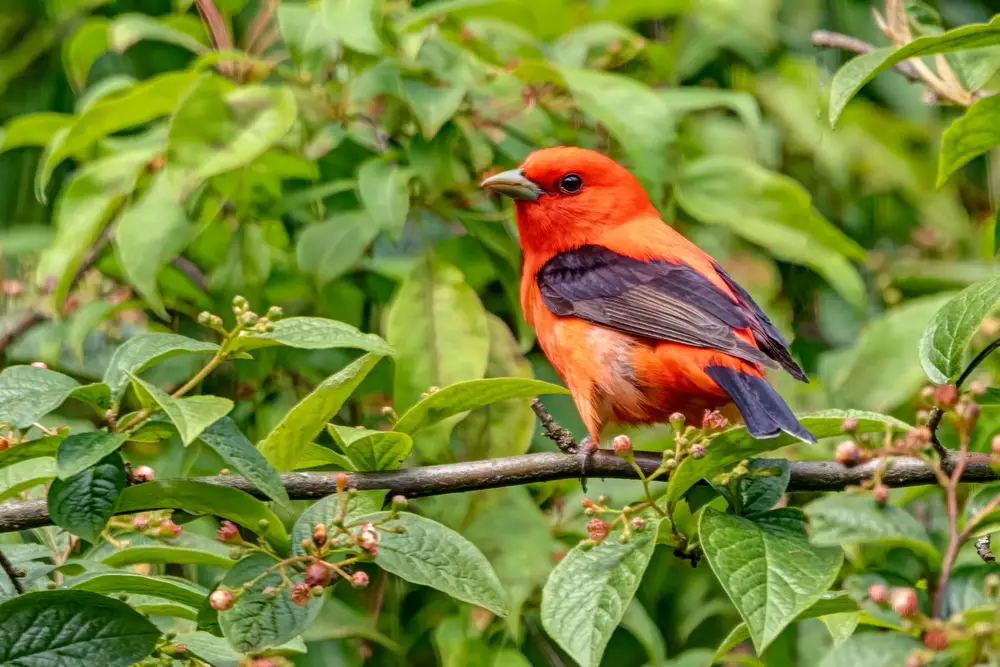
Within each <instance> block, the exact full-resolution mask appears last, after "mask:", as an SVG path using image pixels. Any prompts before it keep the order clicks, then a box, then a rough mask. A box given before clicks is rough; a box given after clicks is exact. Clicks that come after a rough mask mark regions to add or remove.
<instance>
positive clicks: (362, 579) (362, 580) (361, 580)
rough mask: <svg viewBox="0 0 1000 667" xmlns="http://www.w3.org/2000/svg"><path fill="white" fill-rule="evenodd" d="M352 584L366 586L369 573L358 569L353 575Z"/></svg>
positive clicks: (356, 586) (360, 586) (357, 586)
mask: <svg viewBox="0 0 1000 667" xmlns="http://www.w3.org/2000/svg"><path fill="white" fill-rule="evenodd" d="M351 585H352V586H354V587H355V588H364V587H365V586H367V585H368V573H367V572H364V571H362V570H358V571H357V572H355V573H354V574H352V575H351Z"/></svg>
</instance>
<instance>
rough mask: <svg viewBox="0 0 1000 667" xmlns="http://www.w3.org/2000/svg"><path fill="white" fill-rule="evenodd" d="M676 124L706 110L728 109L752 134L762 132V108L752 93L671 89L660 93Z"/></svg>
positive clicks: (696, 87)
mask: <svg viewBox="0 0 1000 667" xmlns="http://www.w3.org/2000/svg"><path fill="white" fill-rule="evenodd" d="M660 97H661V98H662V99H663V101H664V103H666V105H667V109H668V110H669V111H670V114H671V115H672V116H674V119H673V120H674V122H675V123H676V122H677V121H679V120H680V119H681V118H682V117H683V116H685V115H687V114H689V113H692V112H695V111H704V110H706V109H714V108H718V107H725V108H728V109H729V110H730V111H732V112H733V113H735V114H736V115H738V116H739V117H740V120H742V121H743V124H744V125H746V126H747V129H749V130H750V131H751V132H754V133H757V132H759V131H760V126H761V119H760V107H759V106H758V104H757V100H756V98H754V96H753V95H751V94H750V93H747V92H744V91H738V90H718V89H712V88H701V87H698V86H691V87H684V86H682V87H680V88H670V89H667V90H664V91H663V92H661V93H660Z"/></svg>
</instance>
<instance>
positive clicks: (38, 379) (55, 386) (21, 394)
mask: <svg viewBox="0 0 1000 667" xmlns="http://www.w3.org/2000/svg"><path fill="white" fill-rule="evenodd" d="M79 386H80V385H79V383H78V382H77V381H76V380H74V379H73V378H71V377H69V376H67V375H63V374H62V373H56V372H55V371H50V370H48V369H47V368H37V367H35V366H10V367H8V368H5V369H4V370H3V372H0V424H8V425H10V426H14V427H15V428H27V427H28V426H31V425H32V424H34V423H35V422H37V421H38V420H39V419H41V418H42V417H44V416H45V415H47V414H48V413H50V412H52V411H53V410H55V409H56V408H58V407H59V406H60V405H62V403H63V401H65V400H66V399H67V398H69V396H70V394H72V393H73V391H75V390H76V389H77V388H78V387H79Z"/></svg>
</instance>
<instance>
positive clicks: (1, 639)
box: [0, 590, 160, 667]
mask: <svg viewBox="0 0 1000 667" xmlns="http://www.w3.org/2000/svg"><path fill="white" fill-rule="evenodd" d="M159 637H160V631H159V629H157V627H156V626H155V625H153V624H152V623H150V622H149V621H148V620H146V619H145V618H143V617H142V616H141V615H140V614H139V612H137V611H135V610H134V609H132V608H131V607H129V606H128V605H127V604H125V603H124V602H121V601H119V600H113V599H111V598H108V597H104V596H103V595H98V594H96V593H88V592H86V591H67V590H63V591H41V592H37V593H27V594H25V595H21V596H18V597H15V598H11V599H10V600H7V601H6V602H4V603H3V604H0V664H4V665H11V667H15V666H16V667H52V666H54V665H58V667H92V666H93V665H106V667H128V666H129V665H131V664H133V663H137V662H139V661H140V660H142V659H143V658H145V657H146V656H148V655H149V654H150V653H152V652H153V648H154V647H155V646H156V642H157V640H158V639H159Z"/></svg>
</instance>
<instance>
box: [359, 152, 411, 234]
mask: <svg viewBox="0 0 1000 667" xmlns="http://www.w3.org/2000/svg"><path fill="white" fill-rule="evenodd" d="M408 180H409V172H407V171H406V170H405V169H403V168H402V167H400V166H399V165H396V164H391V163H389V162H385V161H383V160H382V159H381V158H373V159H371V160H368V161H367V162H365V163H364V164H362V165H361V168H360V169H359V170H358V195H359V197H360V199H361V203H362V204H363V205H364V207H365V210H366V211H368V215H370V216H371V219H372V222H374V223H375V224H376V225H377V226H378V228H379V229H382V230H384V231H385V232H386V233H388V234H389V235H390V236H392V237H393V238H397V239H398V238H399V236H400V234H402V233H403V225H404V224H405V223H406V216H407V215H408V214H409V212H410V191H409V189H408V188H407V185H406V184H407V181H408Z"/></svg>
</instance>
